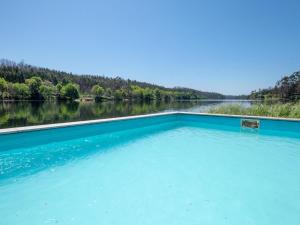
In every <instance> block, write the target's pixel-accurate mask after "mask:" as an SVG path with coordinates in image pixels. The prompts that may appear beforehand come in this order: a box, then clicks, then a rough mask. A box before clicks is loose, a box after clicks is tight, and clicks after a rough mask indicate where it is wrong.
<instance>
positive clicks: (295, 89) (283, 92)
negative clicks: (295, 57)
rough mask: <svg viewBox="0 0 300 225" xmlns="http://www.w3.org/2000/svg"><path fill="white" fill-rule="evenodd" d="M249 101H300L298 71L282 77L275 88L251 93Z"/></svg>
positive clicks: (299, 73)
mask: <svg viewBox="0 0 300 225" xmlns="http://www.w3.org/2000/svg"><path fill="white" fill-rule="evenodd" d="M250 98H251V99H266V100H267V99H288V100H297V99H300V71H298V72H295V73H293V74H292V75H290V76H284V77H283V78H282V79H281V80H279V81H278V82H277V83H276V85H275V87H270V88H268V89H262V90H258V91H253V92H252V93H251V95H250Z"/></svg>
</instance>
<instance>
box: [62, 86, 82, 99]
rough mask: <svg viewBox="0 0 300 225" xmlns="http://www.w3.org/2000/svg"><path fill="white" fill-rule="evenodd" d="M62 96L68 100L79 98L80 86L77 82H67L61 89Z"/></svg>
mask: <svg viewBox="0 0 300 225" xmlns="http://www.w3.org/2000/svg"><path fill="white" fill-rule="evenodd" d="M61 96H62V98H65V99H67V100H74V99H77V98H79V91H78V87H77V86H76V85H75V84H71V83H69V84H66V85H65V86H63V87H62V89H61Z"/></svg>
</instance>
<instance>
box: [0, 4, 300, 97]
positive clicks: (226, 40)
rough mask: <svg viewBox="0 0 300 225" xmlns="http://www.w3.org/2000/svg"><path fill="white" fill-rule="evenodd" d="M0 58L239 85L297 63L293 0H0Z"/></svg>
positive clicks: (299, 16)
mask: <svg viewBox="0 0 300 225" xmlns="http://www.w3.org/2000/svg"><path fill="white" fill-rule="evenodd" d="M0 9H1V13H0V58H5V59H10V60H14V61H16V62H20V61H22V60H23V61H24V62H25V63H28V64H32V65H36V66H42V67H48V68H51V69H57V70H63V71H67V72H72V73H75V74H98V75H105V76H109V77H115V76H120V77H122V78H126V79H127V78H128V79H135V80H139V81H146V82H150V83H155V84H160V85H164V86H167V87H173V86H184V87H190V88H194V89H198V90H203V91H215V92H220V93H223V94H233V95H238V94H248V93H250V92H251V91H252V90H255V89H258V88H267V87H269V86H273V85H274V84H275V82H276V81H277V80H279V79H280V78H281V77H282V76H284V75H289V74H291V73H293V72H295V71H298V70H300V13H299V9H300V1H299V0H282V1H277V0H248V1H244V0H226V1H225V0H196V1H190V0H185V1H183V0H182V1H178V0H149V1H143V0H131V1H130V0H120V1H117V0H107V1H101V0H85V1H76V0H70V1H65V0H26V1H24V0H19V1H17V0H0Z"/></svg>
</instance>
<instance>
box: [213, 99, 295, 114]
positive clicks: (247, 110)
mask: <svg viewBox="0 0 300 225" xmlns="http://www.w3.org/2000/svg"><path fill="white" fill-rule="evenodd" d="M209 113H216V114H233V115H250V116H271V117H285V118H300V102H298V103H276V104H265V103H262V104H254V105H251V106H250V107H245V106H243V105H239V104H232V105H223V106H218V107H215V108H212V109H210V110H209Z"/></svg>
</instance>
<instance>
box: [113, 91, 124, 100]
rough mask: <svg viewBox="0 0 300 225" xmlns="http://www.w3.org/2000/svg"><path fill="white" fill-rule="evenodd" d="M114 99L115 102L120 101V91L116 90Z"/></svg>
mask: <svg viewBox="0 0 300 225" xmlns="http://www.w3.org/2000/svg"><path fill="white" fill-rule="evenodd" d="M114 98H115V100H117V101H119V100H122V91H121V90H116V91H115V93H114Z"/></svg>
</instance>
